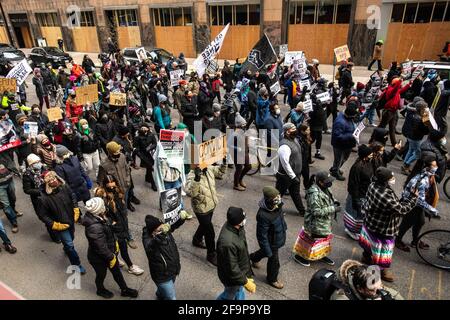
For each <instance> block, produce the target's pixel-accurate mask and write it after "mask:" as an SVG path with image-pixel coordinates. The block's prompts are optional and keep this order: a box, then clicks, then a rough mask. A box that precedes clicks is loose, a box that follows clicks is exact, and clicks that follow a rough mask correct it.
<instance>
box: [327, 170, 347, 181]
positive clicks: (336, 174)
mask: <svg viewBox="0 0 450 320" xmlns="http://www.w3.org/2000/svg"><path fill="white" fill-rule="evenodd" d="M330 174H331V175H332V176H333V177H335V178H336V180H339V181H345V178H344V177H343V176H342V174H341V173H340V172H339V173H335V172H330Z"/></svg>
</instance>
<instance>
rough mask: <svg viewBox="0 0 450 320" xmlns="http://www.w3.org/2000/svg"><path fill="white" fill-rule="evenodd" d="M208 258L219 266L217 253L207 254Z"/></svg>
mask: <svg viewBox="0 0 450 320" xmlns="http://www.w3.org/2000/svg"><path fill="white" fill-rule="evenodd" d="M206 260H208V261H209V262H210V263H211V264H212V265H214V266H216V267H217V254H215V253H214V254H211V255H207V256H206Z"/></svg>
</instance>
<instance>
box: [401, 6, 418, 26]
mask: <svg viewBox="0 0 450 320" xmlns="http://www.w3.org/2000/svg"><path fill="white" fill-rule="evenodd" d="M416 11H417V3H407V4H406V11H405V18H404V19H403V23H414V20H415V18H416Z"/></svg>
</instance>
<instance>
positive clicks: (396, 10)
mask: <svg viewBox="0 0 450 320" xmlns="http://www.w3.org/2000/svg"><path fill="white" fill-rule="evenodd" d="M404 11H405V4H404V3H397V4H394V6H393V8H392V16H391V22H402V21H403V12H404Z"/></svg>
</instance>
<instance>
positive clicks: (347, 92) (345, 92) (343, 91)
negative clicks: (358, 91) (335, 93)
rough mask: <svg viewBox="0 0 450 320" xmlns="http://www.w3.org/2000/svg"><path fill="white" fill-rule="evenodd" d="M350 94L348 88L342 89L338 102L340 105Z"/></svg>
mask: <svg viewBox="0 0 450 320" xmlns="http://www.w3.org/2000/svg"><path fill="white" fill-rule="evenodd" d="M351 93H352V90H351V89H350V88H343V89H342V94H341V98H340V99H339V102H340V103H342V102H343V101H344V99H345V98H347V97H348V96H349V95H350V94H351Z"/></svg>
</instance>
